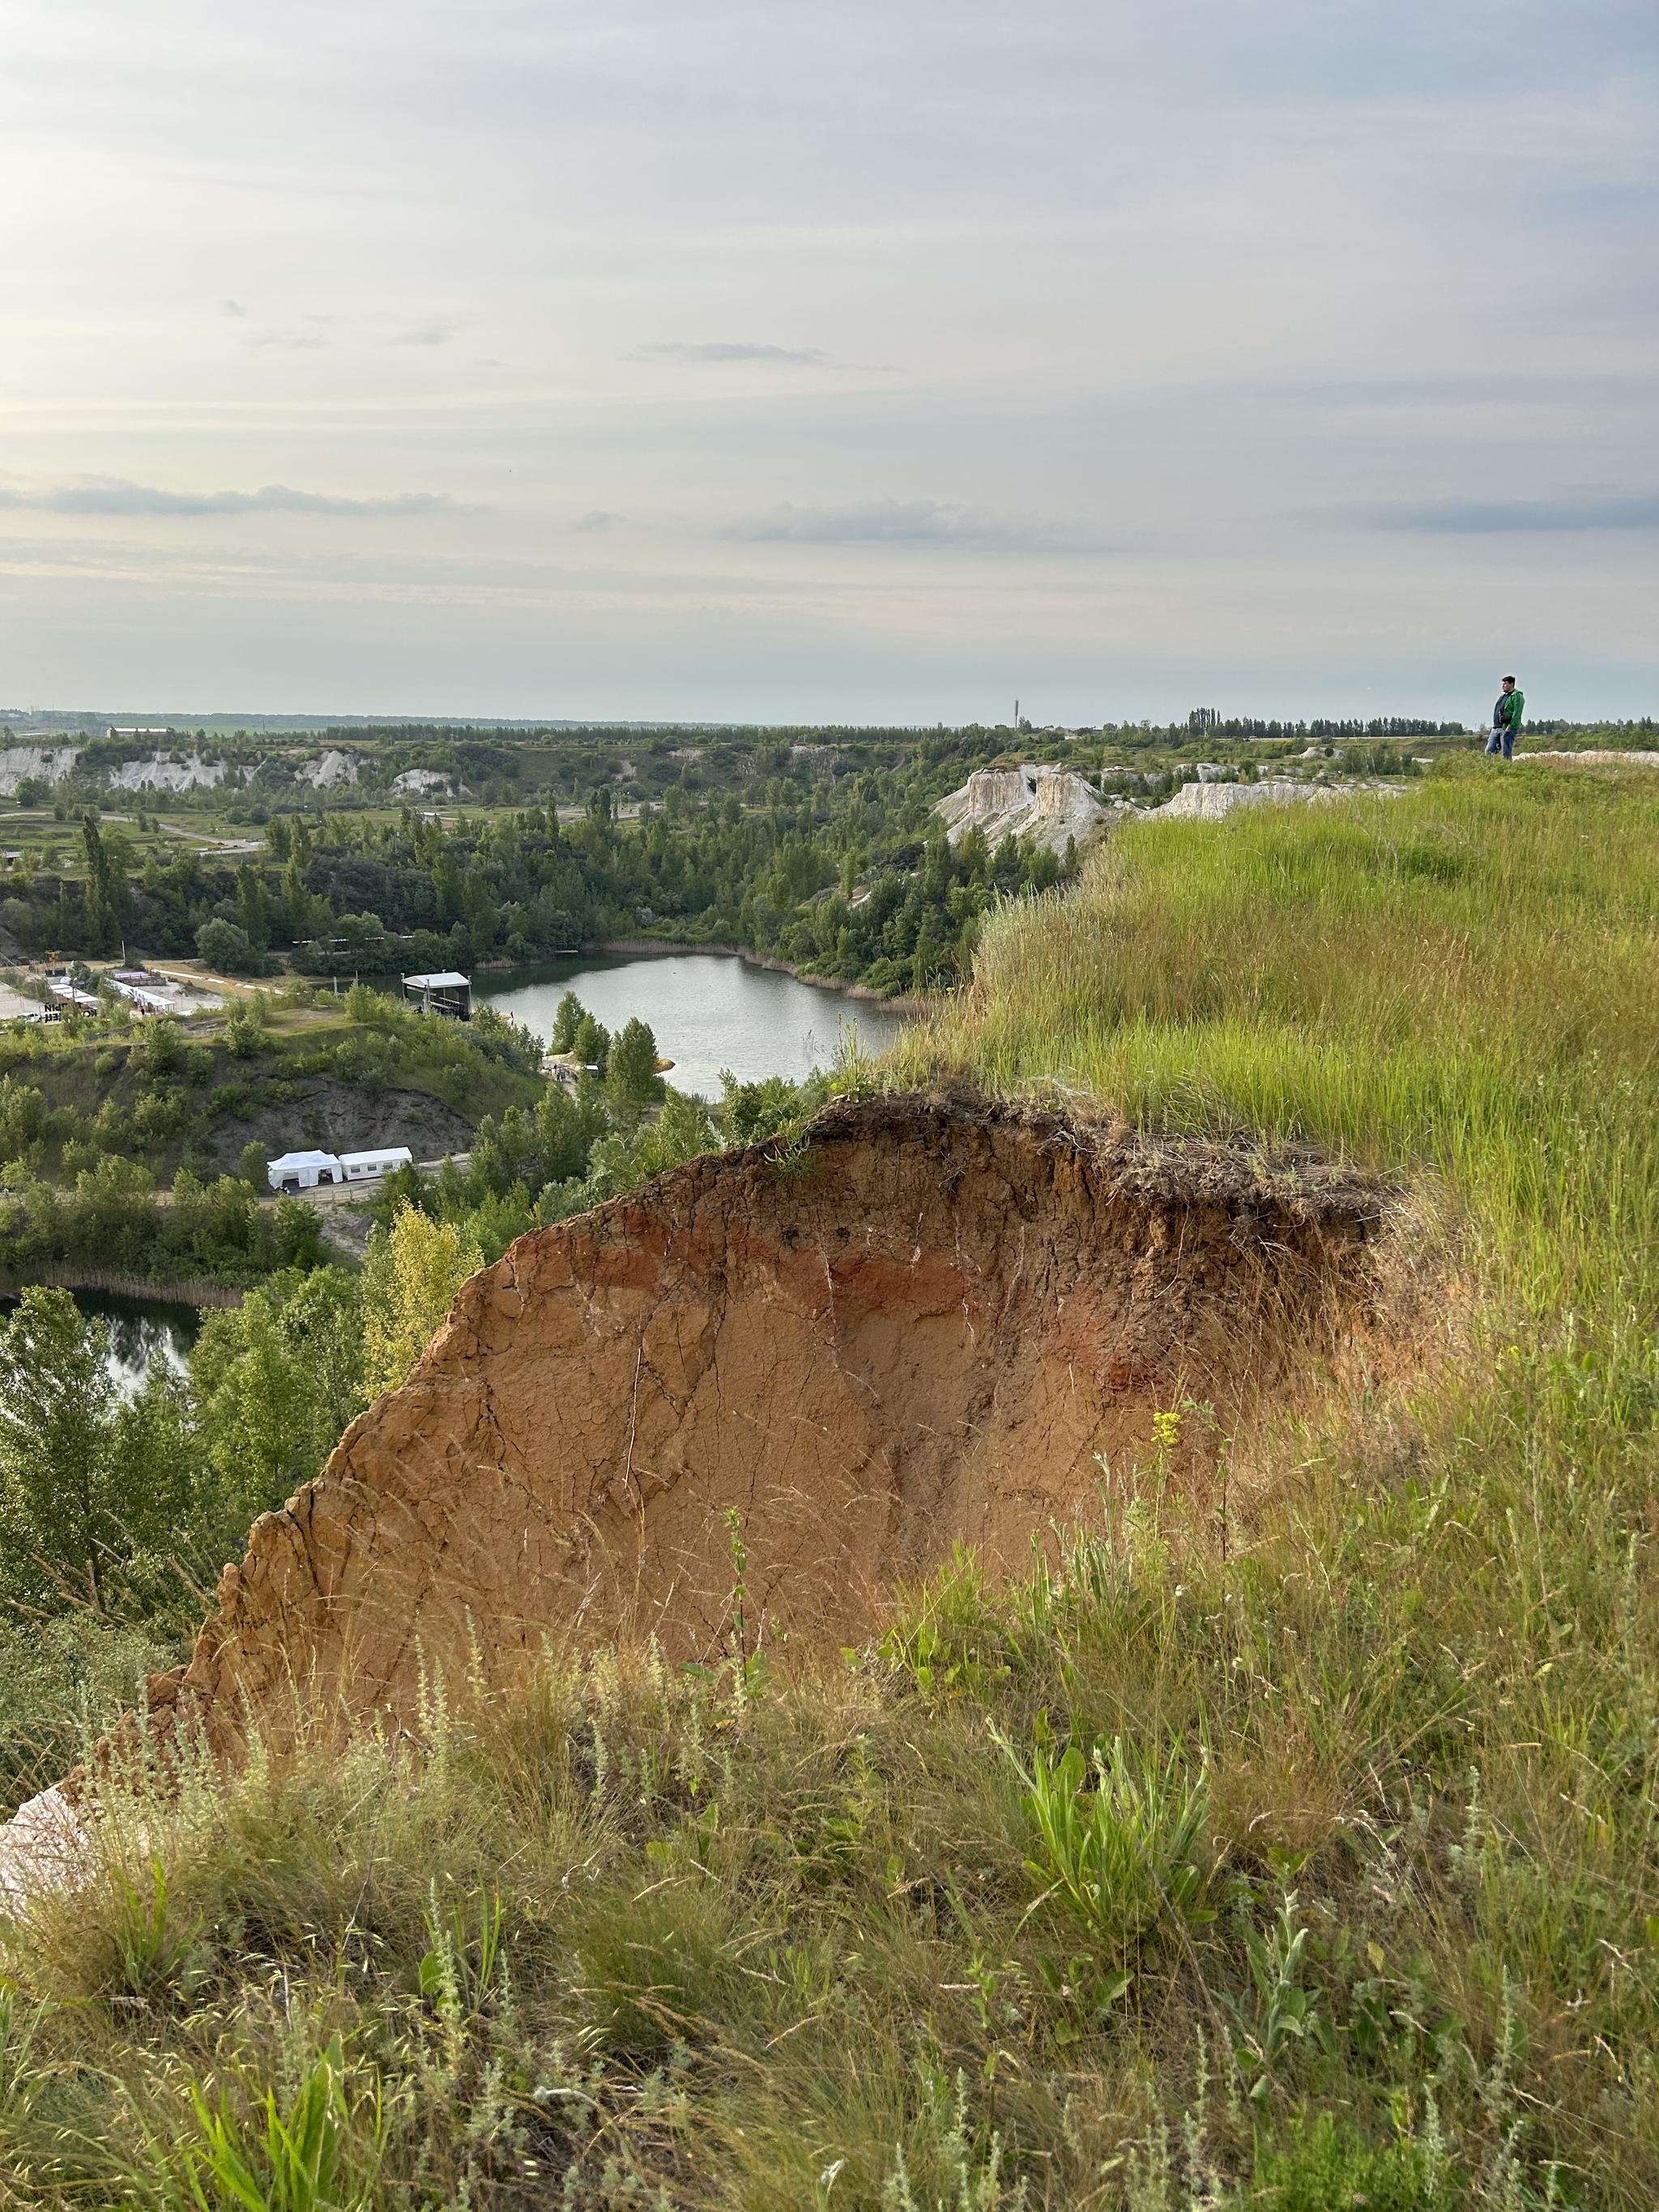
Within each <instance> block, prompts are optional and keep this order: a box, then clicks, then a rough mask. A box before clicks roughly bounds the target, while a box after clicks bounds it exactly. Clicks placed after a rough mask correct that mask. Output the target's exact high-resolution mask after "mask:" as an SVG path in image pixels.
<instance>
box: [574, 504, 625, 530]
mask: <svg viewBox="0 0 1659 2212" xmlns="http://www.w3.org/2000/svg"><path fill="white" fill-rule="evenodd" d="M623 520H626V518H625V517H624V516H623V515H620V514H607V513H605V509H604V508H603V507H594V508H593V509H592V511H591V512H590V513H586V514H583V515H579V516H578V517H577V519H576V520H575V521H574V522H573V523H572V524H571V528H572V529H573V530H583V531H586V532H589V533H590V534H592V535H593V536H595V537H597V536H598V534H599V532H600V531H602V530H611V529H614V528H615V526H617V523H619V522H622V521H623Z"/></svg>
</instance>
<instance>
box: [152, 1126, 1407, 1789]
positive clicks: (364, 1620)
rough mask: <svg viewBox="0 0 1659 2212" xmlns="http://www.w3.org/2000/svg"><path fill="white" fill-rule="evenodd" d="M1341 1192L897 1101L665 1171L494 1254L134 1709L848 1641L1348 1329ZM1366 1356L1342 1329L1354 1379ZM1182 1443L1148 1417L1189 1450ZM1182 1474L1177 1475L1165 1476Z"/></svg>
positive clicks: (1198, 1475)
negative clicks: (184, 1663) (737, 1563)
mask: <svg viewBox="0 0 1659 2212" xmlns="http://www.w3.org/2000/svg"><path fill="white" fill-rule="evenodd" d="M1382 1220H1383V1196H1382V1193H1381V1191H1380V1189H1379V1188H1378V1187H1377V1186H1376V1184H1375V1183H1373V1182H1366V1181H1364V1180H1361V1179H1357V1178H1355V1177H1354V1176H1349V1175H1345V1174H1342V1173H1340V1172H1338V1171H1336V1170H1331V1169H1329V1168H1321V1167H1320V1166H1318V1165H1317V1164H1314V1163H1310V1162H1305V1161H1294V1160H1285V1159H1283V1158H1281V1159H1279V1161H1277V1162H1276V1163H1271V1164H1270V1163H1265V1162H1263V1161H1262V1160H1261V1159H1260V1158H1254V1157H1251V1156H1248V1155H1245V1154H1243V1153H1241V1152H1232V1151H1229V1150H1226V1149H1224V1148H1221V1147H1218V1146H1197V1145H1188V1146H1179V1147H1176V1146H1152V1145H1150V1144H1149V1143H1147V1142H1146V1140H1144V1139H1140V1138H1139V1137H1137V1136H1136V1135H1134V1134H1133V1133H1130V1132H1128V1131H1127V1130H1111V1131H1109V1130H1106V1129H1103V1128H1100V1127H1080V1126H1075V1125H1073V1124H1072V1123H1070V1122H1068V1121H1066V1120H1064V1119H1062V1118H1061V1117H1060V1116H1058V1115H1054V1114H1048V1113H1043V1112H1038V1111H1035V1110H1031V1109H1023V1108H1018V1107H1012V1106H997V1105H990V1104H987V1103H984V1102H982V1101H976V1100H975V1101H966V1100H963V1099H960V1098H945V1097H935V1096H926V1097H921V1096H910V1097H877V1098H868V1099H864V1100H861V1101H859V1102H856V1103H836V1104H834V1105H831V1106H830V1107H829V1108H827V1109H825V1110H824V1111H823V1113H822V1114H821V1115H819V1116H818V1117H817V1121H815V1122H814V1124H813V1125H812V1129H811V1145H810V1148H809V1149H808V1151H807V1152H806V1153H805V1158H804V1159H801V1160H799V1161H792V1160H790V1159H788V1158H772V1157H770V1156H769V1149H768V1148H767V1147H764V1146H757V1147H751V1148H750V1149H749V1150H747V1151H744V1152H731V1153H727V1154H726V1155H725V1156H723V1157H721V1158H708V1159H703V1160H699V1161H696V1162H695V1163H693V1164H691V1165H690V1166H688V1167H684V1168H681V1169H678V1170H675V1171H674V1172H672V1173H671V1174H669V1175H666V1176H662V1177H660V1178H659V1180H658V1181H656V1182H653V1183H651V1184H648V1185H647V1186H646V1187H644V1188H641V1189H640V1190H638V1191H635V1192H632V1193H629V1194H627V1195H626V1196H624V1197H622V1198H619V1199H617V1200H612V1201H611V1203H610V1204H609V1205H606V1206H601V1207H600V1208H599V1209H598V1211H596V1212H592V1213H591V1214H587V1215H584V1216H583V1217H581V1218H580V1219H578V1220H574V1221H571V1222H567V1223H564V1224H562V1225H560V1226H558V1227H556V1228H554V1229H550V1230H544V1231H538V1232H537V1233H535V1234H533V1235H532V1236H529V1237H523V1238H521V1239H520V1241H519V1242H518V1243H516V1244H514V1245H513V1248H512V1249H511V1250H510V1251H509V1252H508V1253H507V1255H506V1257H505V1258H504V1259H502V1260H501V1261H500V1262H499V1263H498V1264H497V1265H496V1266H495V1267H490V1268H487V1269H486V1270H484V1272H483V1273H481V1274H479V1275H477V1276H475V1277H474V1278H473V1279H471V1281H470V1282H469V1283H467V1284H466V1285H465V1286H464V1287H463V1289H462V1291H460V1294H459V1297H458V1298H457V1299H456V1302H455V1306H454V1309H453V1313H452V1315H451V1316H450V1319H449V1321H448V1322H447V1325H446V1326H445V1328H443V1329H442V1330H441V1332H440V1333H439V1334H438V1336H437V1338H436V1339H435V1341H434V1343H433V1344H432V1346H431V1347H430V1349H429V1350H428V1352H427V1353H426V1355H425V1357H424V1358H422V1361H421V1363H420V1364H419V1365H418V1366H417V1367H416V1370H415V1372H414V1374H413V1376H411V1377H410V1381H409V1383H407V1384H406V1385H405V1387H404V1389H402V1390H400V1391H398V1392H396V1393H395V1394H393V1395H390V1396H387V1397H385V1398H383V1399H381V1400H380V1401H379V1402H378V1403H377V1404H376V1405H374V1407H371V1408H370V1409H369V1411H368V1412H367V1413H364V1414H362V1416H361V1417H360V1418H359V1419H357V1420H356V1421H355V1422H354V1423H353V1425H352V1426H351V1427H350V1428H349V1430H348V1431H347V1432H346V1435H345V1437H343V1440H342V1442H341V1443H340V1445H339V1447H338V1449H337V1450H336V1451H335V1453H334V1455H333V1456H332V1458H331V1460H330V1462H329V1463H328V1465H327V1467H326V1468H325V1470H324V1471H323V1474H321V1476H320V1477H319V1479H318V1480H316V1481H315V1482H313V1483H311V1484H308V1485H307V1486H306V1487H305V1488H304V1489H302V1490H301V1491H300V1492H298V1493H297V1494H296V1495H295V1497H294V1498H290V1499H289V1503H288V1504H287V1506H286V1507H285V1508H284V1509H283V1511H281V1512H280V1513H271V1514H266V1515H264V1516H262V1518H261V1519H260V1520H259V1521H258V1522H257V1523H256V1524H255V1526H254V1528H253V1531H252V1538H251V1541H250V1543H249V1547H248V1552H247V1555H246V1559H245V1560H244V1562H243V1563H242V1565H240V1566H239V1567H228V1568H227V1569H226V1570H225V1571H224V1574H223V1577H222V1580H221V1583H220V1587H219V1601H220V1612H219V1614H218V1616H217V1618H216V1619H215V1620H211V1621H210V1622H209V1623H208V1625H207V1626H206V1627H205V1628H204V1630H203V1632H202V1634H201V1637H200V1638H199V1640H198V1643H197V1648H196V1652H195V1656H194V1657H193V1659H192V1661H191V1665H190V1667H189V1668H188V1669H187V1670H186V1671H185V1673H184V1674H183V1675H182V1676H173V1677H165V1678H157V1679H156V1680H155V1681H154V1682H153V1683H152V1685H151V1705H152V1710H153V1711H154V1710H155V1709H156V1708H160V1709H161V1711H164V1712H165V1711H166V1710H167V1709H168V1708H170V1707H172V1706H173V1704H174V1702H175V1700H177V1699H179V1698H180V1697H182V1698H183V1699H184V1701H185V1704H186V1705H197V1706H199V1708H200V1709H201V1710H202V1711H204V1713H205V1715H206V1716H207V1717H208V1719H209V1722H210V1728H211V1731H212V1734H213V1735H214V1736H215V1737H216V1739H217V1740H219V1741H221V1742H222V1743H223V1744H225V1745H226V1747H229V1746H230V1745H231V1743H232V1742H233V1741H234V1737H235V1735H237V1734H238V1732H239V1730H240V1716H241V1714H242V1713H244V1712H245V1711H252V1713H253V1714H254V1715H256V1716H257V1717H259V1719H260V1720H261V1722H262V1723H263V1724H264V1726H265V1727H266V1728H267V1729H270V1730H271V1731H272V1732H273V1733H274V1734H276V1735H278V1736H280V1735H283V1733H284V1732H285V1729H286V1728H287V1726H288V1725H289V1718H288V1717H289V1716H291V1714H292V1712H293V1711H294V1709H295V1692H296V1690H297V1691H298V1692H299V1693H300V1695H301V1699H303V1700H304V1702H306V1703H307V1705H309V1704H311V1703H312V1701H313V1700H314V1699H321V1700H322V1701H323V1702H324V1703H325V1705H334V1706H335V1707H336V1709H337V1708H338V1707H339V1706H340V1705H343V1707H344V1709H345V1710H347V1711H350V1712H353V1713H356V1714H363V1713H366V1712H368V1711H373V1710H376V1709H380V1710H384V1711H386V1712H388V1713H389V1714H390V1715H391V1716H392V1717H394V1718H406V1719H411V1720H412V1719H413V1718H414V1717H415V1715H416V1708H417V1705H418V1702H419V1698H420V1686H421V1680H422V1670H423V1669H424V1670H425V1673H426V1675H427V1677H428V1680H430V1679H431V1678H432V1676H433V1675H434V1674H435V1672H436V1670H437V1669H438V1668H442V1669H443V1670H444V1672H445V1674H446V1675H447V1679H448V1680H451V1681H458V1680H460V1679H461V1678H462V1677H463V1675H465V1674H471V1673H476V1671H477V1669H479V1668H482V1669H483V1672H484V1674H485V1675H486V1676H487V1677H488V1678H489V1679H491V1680H498V1681H499V1680H504V1679H507V1678H508V1677H510V1676H511V1675H512V1674H513V1673H515V1672H517V1671H520V1670H521V1669H522V1668H524V1667H525V1666H526V1664H527V1663H530V1662H533V1661H534V1660H535V1659H536V1658H537V1657H538V1656H539V1655H540V1653H541V1652H542V1650H543V1649H544V1644H546V1643H547V1642H548V1641H549V1640H550V1641H551V1642H552V1643H554V1644H568V1643H570V1642H572V1641H576V1642H586V1641H587V1640H589V1639H593V1638H599V1637H602V1636H610V1635H613V1634H623V1635H630V1634H631V1635H637V1636H640V1637H643V1636H645V1635H647V1634H648V1633H654V1634H655V1635H656V1636H657V1637H658V1638H659V1640H660V1642H661V1644H662V1646H663V1648H664V1650H665V1651H666V1652H667V1653H668V1654H669V1655H670V1656H678V1657H689V1656H696V1655H700V1654H707V1653H708V1652H710V1651H711V1650H714V1649H716V1648H717V1647H718V1645H719V1643H720V1638H721V1636H722V1634H723V1633H724V1632H725V1631H726V1625H727V1619H728V1614H729V1611H730V1607H731V1599H732V1580H733V1576H732V1559H731V1553H730V1541H731V1530H730V1527H729V1525H728V1520H727V1515H728V1512H729V1511H730V1510H733V1509H735V1510H736V1512H737V1514H738V1516H740V1518H741V1524H742V1529H743V1534H744V1541H745V1543H746V1545H747V1548H748V1572H747V1593H748V1595H747V1611H748V1618H749V1620H750V1624H751V1625H752V1624H753V1623H755V1622H756V1621H757V1620H758V1619H759V1618H760V1616H762V1615H764V1618H765V1620H766V1622H767V1624H768V1626H769V1628H776V1629H787V1631H788V1632H790V1633H791V1634H792V1635H793V1637H795V1638H833V1639H835V1640H836V1641H837V1642H843V1643H844V1642H848V1641H851V1640H854V1638H857V1637H858V1636H859V1635H860V1632H862V1631H863V1630H865V1629H866V1627H867V1626H868V1625H869V1624H870V1622H871V1620H872V1617H873V1614H874V1612H875V1609H876V1608H877V1607H878V1605H879V1603H880V1602H881V1600H882V1597H883V1595H884V1592H886V1591H887V1590H889V1589H890V1587H891V1585H892V1583H893V1582H894V1581H895V1579H896V1578H905V1577H916V1576H919V1575H921V1574H922V1573H924V1572H925V1571H927V1569H929V1568H930V1567H931V1566H932V1565H933V1564H934V1563H935V1562H937V1561H939V1559H943V1558H947V1557H948V1556H949V1554H950V1552H951V1546H952V1545H953V1543H956V1542H958V1541H961V1542H964V1543H969V1544H972V1545H974V1546H975V1547H978V1549H979V1551H980V1553H981V1558H982V1559H985V1560H986V1561H987V1563H988V1564H989V1565H992V1566H993V1567H994V1566H996V1565H999V1564H1014V1563H1017V1562H1024V1561H1025V1560H1026V1559H1028V1558H1029V1553H1030V1537H1031V1534H1032V1532H1033V1530H1039V1531H1044V1530H1047V1529H1048V1525H1049V1523H1050V1522H1051V1521H1052V1520H1054V1519H1055V1518H1068V1517H1069V1518H1073V1519H1075V1518H1076V1517H1077V1516H1079V1515H1080V1514H1082V1513H1085V1512H1093V1511H1095V1510H1097V1503H1096V1492H1097V1485H1099V1484H1100V1482H1101V1481H1102V1480H1103V1471H1102V1460H1104V1462H1105V1463H1106V1465H1107V1467H1108V1468H1109V1469H1110V1470H1112V1474H1110V1475H1109V1476H1108V1477H1106V1478H1105V1479H1107V1480H1122V1479H1124V1477H1125V1476H1126V1475H1127V1470H1128V1469H1129V1468H1130V1467H1131V1465H1132V1462H1133V1456H1134V1455H1135V1454H1136V1453H1137V1452H1139V1455H1141V1457H1142V1458H1143V1459H1144V1458H1145V1457H1146V1455H1147V1449H1148V1443H1149V1439H1150V1437H1151V1433H1152V1415H1153V1413H1154V1412H1155V1411H1157V1410H1158V1409H1159V1408H1168V1407H1171V1406H1174V1405H1177V1404H1179V1403H1180V1402H1181V1401H1183V1400H1186V1399H1196V1400H1200V1401H1209V1403H1210V1404H1211V1405H1212V1407H1213V1408H1214V1413H1215V1416H1216V1419H1217V1421H1218V1424H1219V1425H1220V1426H1222V1427H1223V1428H1225V1429H1227V1430H1230V1431H1231V1430H1234V1429H1236V1428H1239V1427H1240V1426H1241V1425H1248V1424H1249V1422H1250V1419H1251V1416H1252V1413H1253V1410H1255V1411H1260V1410H1261V1409H1263V1408H1264V1407H1266V1406H1268V1405H1273V1404H1282V1403H1284V1402H1285V1401H1287V1400H1288V1399H1290V1398H1293V1397H1296V1396H1298V1395H1301V1393H1302V1392H1303V1391H1304V1389H1307V1388H1309V1387H1310V1386H1314V1387H1318V1386H1321V1385H1325V1384H1328V1383H1329V1381H1330V1380H1331V1378H1332V1376H1333V1374H1334V1372H1336V1371H1340V1370H1342V1369H1343V1368H1344V1367H1345V1366H1346V1365H1347V1364H1349V1362H1350V1361H1351V1359H1352V1355H1353V1353H1354V1352H1355V1349H1356V1347H1357V1346H1358V1343H1359V1342H1360V1341H1361V1340H1368V1341H1369V1340H1374V1339H1375V1338H1376V1333H1377V1316H1376V1312H1375V1310H1374V1304H1375V1299H1374V1289H1373V1273H1374V1271H1373V1267H1372V1262H1371V1257H1370V1247H1371V1246H1372V1244H1373V1243H1374V1242H1375V1239H1376V1232H1377V1231H1378V1228H1379V1226H1380V1225H1381V1222H1382ZM1371 1356H1372V1357H1373V1358H1375V1357H1376V1345H1375V1343H1374V1342H1373V1343H1372V1349H1371ZM1200 1428H1201V1425H1199V1424H1195V1423H1190V1422H1189V1423H1188V1435H1189V1437H1194V1438H1195V1437H1197V1436H1198V1434H1199V1433H1200ZM1178 1473H1179V1474H1181V1476H1182V1479H1183V1480H1186V1479H1190V1480H1192V1481H1194V1483H1202V1482H1203V1481H1204V1480H1206V1468H1205V1467H1204V1465H1203V1464H1202V1462H1201V1455H1194V1457H1193V1459H1192V1460H1191V1461H1190V1462H1189V1463H1187V1464H1185V1465H1183V1467H1182V1468H1180V1469H1179V1470H1178Z"/></svg>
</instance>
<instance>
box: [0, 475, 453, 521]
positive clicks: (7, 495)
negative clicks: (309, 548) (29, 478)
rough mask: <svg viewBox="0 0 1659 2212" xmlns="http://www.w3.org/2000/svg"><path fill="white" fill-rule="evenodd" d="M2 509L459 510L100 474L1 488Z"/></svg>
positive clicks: (437, 494) (439, 496) (416, 496)
mask: <svg viewBox="0 0 1659 2212" xmlns="http://www.w3.org/2000/svg"><path fill="white" fill-rule="evenodd" d="M0 507H12V508H17V507H25V508H28V509H31V510H33V512H35V513H41V514H438V513H447V514H459V513H466V512H470V510H468V509H464V508H463V507H460V505H459V503H458V501H455V500H453V499H452V498H451V497H450V495H449V494H448V493H447V492H441V491H404V492H397V493H394V494H392V495H391V496H390V497H388V498H383V499H346V498H343V497H341V496H340V495H337V494H335V493H331V492H320V491H291V490H290V489H289V487H288V485H286V484H262V485H261V486H260V488H259V489H258V491H165V490H163V489H161V487H160V486H159V485H155V484H141V483H127V482H126V481H125V479H124V478H122V477H93V478H89V479H87V480H84V481H82V482H81V483H71V484H58V485H55V486H53V487H52V489H49V490H46V491H17V490H15V489H13V490H9V489H3V488H0Z"/></svg>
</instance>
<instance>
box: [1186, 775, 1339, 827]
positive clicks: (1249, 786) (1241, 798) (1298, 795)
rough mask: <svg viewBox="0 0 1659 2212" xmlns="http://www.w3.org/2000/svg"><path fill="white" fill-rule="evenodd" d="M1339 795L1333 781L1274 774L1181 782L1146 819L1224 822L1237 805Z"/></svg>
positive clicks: (1287, 803) (1288, 803) (1291, 802)
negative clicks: (1259, 779)
mask: <svg viewBox="0 0 1659 2212" xmlns="http://www.w3.org/2000/svg"><path fill="white" fill-rule="evenodd" d="M1342 796H1343V793H1341V792H1340V791H1339V790H1338V789H1337V788H1336V787H1335V786H1334V785H1333V784H1328V783H1292V782H1291V781H1290V779H1289V777H1287V776H1275V777H1273V778H1270V779H1269V780H1268V781H1267V782H1265V783H1183V784H1182V787H1181V788H1180V790H1179V791H1178V792H1176V795H1175V797H1174V798H1173V799H1165V800H1164V804H1163V805H1162V806H1155V807H1153V808H1152V813H1151V815H1150V817H1148V818H1149V819H1150V820H1152V821H1154V822H1161V821H1165V820H1177V821H1178V820H1181V819H1182V818H1183V817H1184V818H1185V819H1187V820H1189V821H1199V822H1225V820H1226V818H1227V817H1228V815H1230V814H1231V813H1232V812H1233V811H1235V809H1237V808H1238V807H1240V806H1291V805H1295V804H1296V803H1297V801H1298V800H1301V799H1340V798H1341V797H1342Z"/></svg>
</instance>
